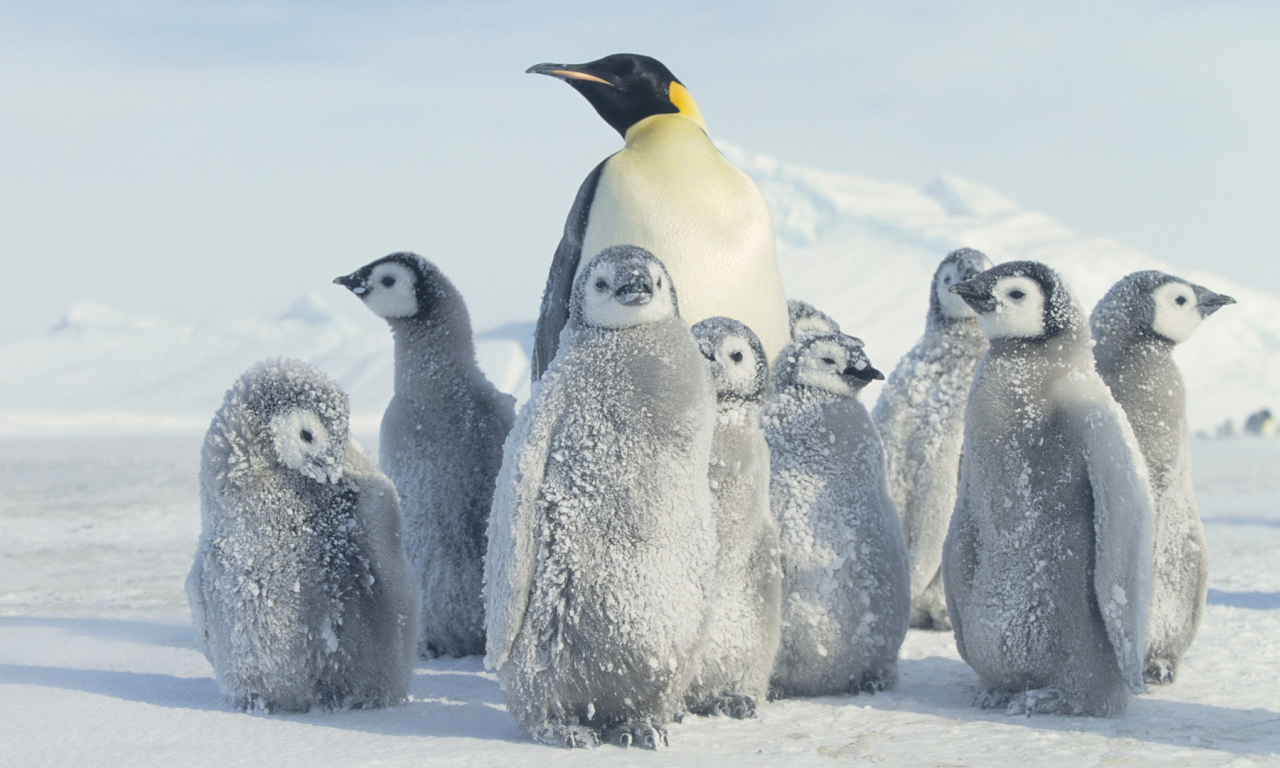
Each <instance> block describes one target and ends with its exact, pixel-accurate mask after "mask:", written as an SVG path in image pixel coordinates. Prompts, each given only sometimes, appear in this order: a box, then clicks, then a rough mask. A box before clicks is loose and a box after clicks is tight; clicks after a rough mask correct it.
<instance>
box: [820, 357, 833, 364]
mask: <svg viewBox="0 0 1280 768" xmlns="http://www.w3.org/2000/svg"><path fill="white" fill-rule="evenodd" d="M822 362H824V363H826V364H827V365H835V364H836V361H835V360H832V359H831V358H829V357H824V358H822Z"/></svg>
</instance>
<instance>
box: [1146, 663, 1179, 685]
mask: <svg viewBox="0 0 1280 768" xmlns="http://www.w3.org/2000/svg"><path fill="white" fill-rule="evenodd" d="M1177 674H1178V667H1177V663H1176V662H1175V661H1174V660H1173V659H1148V660H1147V667H1146V669H1144V670H1142V680H1143V682H1147V683H1150V684H1151V685H1165V684H1167V683H1172V682H1173V679H1174V678H1175V677H1176V676H1177Z"/></svg>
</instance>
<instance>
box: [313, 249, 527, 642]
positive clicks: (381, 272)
mask: <svg viewBox="0 0 1280 768" xmlns="http://www.w3.org/2000/svg"><path fill="white" fill-rule="evenodd" d="M334 282H335V283H338V284H340V285H343V286H346V287H347V288H349V289H350V290H351V292H352V293H354V294H355V295H356V296H358V297H360V300H361V301H363V302H364V304H365V306H366V307H368V308H369V309H370V310H372V311H373V313H374V314H376V315H378V316H379V317H382V318H383V319H385V320H386V321H387V323H388V324H389V325H390V326H391V333H392V335H393V336H394V338H395V395H394V396H393V397H392V398H391V402H390V403H389V404H388V405H387V410H386V413H384V414H383V416H382V430H381V441H380V446H379V462H380V463H381V465H382V469H383V470H384V471H385V472H386V473H387V475H389V476H390V477H391V479H392V480H393V481H395V484H396V488H398V489H399V491H400V499H401V504H402V507H403V510H404V518H405V550H406V551H407V552H408V554H409V561H410V562H411V563H412V565H413V569H414V571H415V572H416V573H417V575H418V579H419V582H418V585H419V587H420V590H421V593H422V616H421V621H422V629H421V635H420V637H419V649H418V653H419V655H420V656H422V657H424V658H433V657H435V656H438V655H441V654H446V655H449V656H468V655H472V654H480V653H484V602H483V597H482V596H481V589H482V587H483V577H484V552H485V528H486V526H487V525H488V520H489V508H490V506H491V505H492V503H493V483H494V478H495V477H496V476H497V474H498V468H499V467H500V466H501V465H502V441H503V440H504V439H505V438H506V436H507V433H508V432H510V431H511V424H512V422H513V421H514V420H515V408H514V406H515V400H514V399H513V398H512V397H511V396H510V395H506V394H503V393H501V392H499V391H498V390H497V389H495V388H494V386H493V384H491V383H489V380H488V379H486V378H485V376H484V373H483V372H481V370H480V367H479V366H478V365H477V364H476V355H475V345H474V343H473V341H472V338H471V319H470V317H468V315H467V308H466V305H465V304H464V303H463V301H462V296H461V294H459V293H458V290H457V289H456V288H454V287H453V284H452V283H451V282H449V279H448V278H446V277H445V276H444V275H443V274H442V273H441V272H440V270H439V269H437V268H436V267H435V266H434V265H433V264H432V263H431V262H429V261H427V260H426V259H424V258H422V257H421V256H418V255H417V254H413V253H393V254H391V255H390V256H384V257H383V258H381V259H378V260H377V261H374V262H372V263H370V264H368V265H366V266H364V267H362V268H360V269H358V270H356V271H355V272H352V273H351V274H349V275H346V276H343V277H339V278H337V279H335V280H334Z"/></svg>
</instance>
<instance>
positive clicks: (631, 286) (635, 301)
mask: <svg viewBox="0 0 1280 768" xmlns="http://www.w3.org/2000/svg"><path fill="white" fill-rule="evenodd" d="M613 295H614V296H615V297H616V298H617V299H618V301H619V302H620V303H622V304H626V305H627V306H637V305H640V304H648V303H649V302H650V301H652V300H653V282H652V281H651V280H650V279H649V276H648V275H639V274H637V275H632V276H631V279H630V280H628V281H627V282H625V283H623V284H622V286H621V287H619V288H618V290H616V291H614V292H613Z"/></svg>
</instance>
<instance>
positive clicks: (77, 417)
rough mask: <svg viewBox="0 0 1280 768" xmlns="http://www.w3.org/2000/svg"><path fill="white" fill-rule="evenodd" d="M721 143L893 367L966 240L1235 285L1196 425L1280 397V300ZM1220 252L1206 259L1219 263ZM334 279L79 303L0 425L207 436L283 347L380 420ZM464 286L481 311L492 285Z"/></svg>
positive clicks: (781, 230)
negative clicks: (179, 300) (247, 304)
mask: <svg viewBox="0 0 1280 768" xmlns="http://www.w3.org/2000/svg"><path fill="white" fill-rule="evenodd" d="M721 149H722V150H723V151H724V152H725V154H726V156H727V157H728V158H729V159H730V160H731V161H733V162H734V163H736V164H737V165H739V166H740V167H741V168H743V170H745V171H747V173H749V174H750V175H751V176H752V177H753V178H754V179H755V180H756V183H757V184H759V186H760V188H761V190H762V191H763V192H764V195H765V198H766V199H767V200H768V202H769V206H770V208H771V210H772V211H773V217H774V226H775V229H776V231H777V235H778V263H779V265H780V266H781V268H782V276H783V283H784V285H785V287H786V291H787V296H788V298H791V299H803V300H805V301H808V302H810V303H811V304H813V305H814V306H815V307H816V308H818V309H819V310H822V311H823V312H826V313H827V314H829V315H831V316H832V317H833V318H834V319H835V320H836V321H838V322H839V323H840V326H841V329H842V330H843V331H844V332H845V333H849V334H851V335H853V336H857V337H859V338H861V339H863V340H865V341H866V343H867V352H868V354H869V355H870V357H871V359H872V360H875V361H877V364H878V365H880V367H881V368H883V369H884V370H886V371H889V370H892V369H893V366H894V364H895V363H896V361H897V360H898V359H899V358H900V357H901V356H902V355H903V354H905V353H906V352H907V351H908V350H909V349H911V346H912V345H913V344H914V343H915V342H916V340H917V339H918V338H919V337H920V334H921V333H922V332H923V331H924V317H925V312H926V310H927V308H928V286H929V277H930V275H931V274H932V273H933V270H934V268H935V267H936V266H937V264H938V261H939V260H941V259H942V257H943V256H945V255H946V254H947V253H949V252H950V251H952V250H955V249H956V248H959V247H962V246H967V247H971V248H977V249H978V250H980V251H982V252H984V253H986V254H987V255H988V256H990V257H991V259H992V261H994V262H1002V261H1012V260H1015V259H1031V260H1036V261H1043V262H1045V263H1047V264H1049V266H1051V267H1053V268H1055V269H1057V270H1058V271H1059V272H1061V273H1062V275H1063V276H1064V277H1065V278H1066V281H1067V283H1068V284H1069V285H1070V286H1071V288H1072V289H1073V290H1074V291H1076V293H1077V294H1078V296H1079V298H1080V301H1081V303H1082V305H1083V307H1084V309H1085V311H1086V312H1088V311H1089V310H1090V309H1091V308H1092V307H1093V305H1094V304H1095V303H1096V302H1097V301H1098V299H1100V298H1102V296H1103V294H1104V293H1106V291H1107V289H1108V288H1110V287H1111V285H1112V284H1114V283H1115V282H1116V281H1117V280H1119V279H1120V278H1121V277H1123V276H1124V275H1126V274H1128V273H1130V272H1134V271H1137V270H1140V269H1160V270H1163V271H1165V272H1170V273H1172V274H1175V275H1179V276H1180V277H1184V278H1186V279H1188V280H1191V281H1192V282H1195V283H1199V284H1201V285H1204V286H1205V287H1207V288H1209V289H1211V290H1214V291H1218V292H1220V293H1226V294H1229V295H1231V296H1233V297H1235V298H1236V299H1237V300H1238V301H1239V304H1238V305H1237V306H1233V307H1227V308H1226V309H1224V310H1222V311H1220V312H1219V313H1218V314H1217V315H1215V316H1214V318H1213V320H1212V322H1211V323H1207V324H1206V326H1205V328H1203V329H1201V330H1200V331H1199V332H1198V333H1196V334H1195V335H1194V336H1193V337H1192V338H1191V339H1190V340H1189V341H1187V343H1185V344H1182V345H1180V346H1179V348H1178V350H1177V352H1176V354H1175V357H1176V359H1177V360H1178V362H1179V363H1180V364H1181V366H1182V370H1183V372H1184V375H1185V376H1186V382H1187V397H1188V409H1187V415H1188V420H1189V423H1190V427H1191V430H1192V431H1193V432H1196V431H1201V430H1212V429H1213V427H1214V426H1216V425H1217V424H1219V423H1221V422H1222V421H1223V420H1225V419H1228V418H1230V419H1233V420H1234V421H1236V422H1240V421H1242V420H1243V419H1244V417H1245V416H1246V415H1247V414H1249V413H1252V412H1254V411H1257V410H1259V409H1261V408H1264V407H1272V408H1273V409H1274V408H1275V407H1276V406H1277V403H1276V402H1275V400H1274V399H1273V398H1274V393H1275V392H1276V391H1277V390H1280V298H1278V297H1276V296H1273V295H1270V294H1267V293H1263V292H1260V291H1256V290H1251V289H1249V288H1246V287H1244V286H1240V285H1236V284H1233V283H1231V282H1230V281H1227V280H1224V279H1221V278H1218V277H1215V276H1213V275H1212V274H1209V273H1206V272H1204V271H1201V270H1190V271H1185V272H1184V271H1182V270H1178V269H1175V268H1173V267H1171V266H1170V265H1168V264H1164V263H1162V262H1160V261H1159V260H1158V259H1156V258H1153V257H1152V256H1149V255H1147V254H1145V253H1143V252H1141V251H1138V250H1136V249H1134V248H1130V247H1127V246H1125V245H1123V244H1121V243H1117V242H1115V241H1113V240H1107V239H1102V238H1097V237H1086V236H1082V235H1079V234H1076V233H1074V232H1072V231H1070V230H1069V229H1067V228H1066V227H1064V226H1063V225H1061V224H1059V223H1058V222H1056V221H1054V220H1053V219H1051V218H1049V217H1048V216H1046V215H1044V214H1041V213H1036V212H1032V211H1024V210H1021V209H1019V208H1018V206H1017V205H1015V204H1014V203H1013V202H1010V201H1009V200H1006V199H1005V198H1003V197H1001V196H1000V195H999V194H998V193H997V192H995V191H993V190H989V189H985V188H983V187H980V186H978V185H976V184H973V183H971V182H968V181H964V180H962V179H957V178H954V177H951V176H943V177H940V178H938V179H936V180H935V181H933V182H932V183H930V184H928V185H926V186H925V187H924V188H923V189H916V188H914V187H911V186H908V185H905V184H899V183H894V182H885V181H878V180H874V179H868V178H863V177H860V176H852V175H842V174H834V173H826V172H823V171H819V170H814V169H810V168H801V167H797V166H791V165H786V164H784V163H780V162H778V161H777V160H774V159H772V158H769V157H766V156H763V155H758V154H752V153H748V152H746V151H743V150H741V149H738V148H735V147H731V146H721ZM569 202H570V201H568V200H566V201H565V204H566V208H567V206H568V204H569ZM405 245H406V246H407V247H409V246H414V245H415V244H413V243H406V244H405ZM422 247H425V246H422ZM554 250H555V243H553V242H549V243H545V244H543V245H538V244H531V248H530V253H529V255H528V258H530V259H535V260H545V264H546V265H547V267H550V265H551V255H552V253H553V252H554ZM1212 258H1213V255H1212V254H1206V255H1205V259H1206V263H1208V262H1209V260H1211V259H1212ZM540 263H541V262H540ZM324 283H327V279H326V280H325V281H324V282H323V283H317V284H316V285H306V284H301V285H299V286H298V287H297V291H298V294H303V296H302V298H300V299H298V300H297V301H296V302H295V303H293V305H292V306H289V302H288V301H287V300H286V301H284V302H282V305H281V308H280V309H282V310H284V311H283V312H279V313H278V314H276V315H275V316H271V317H217V318H206V319H203V320H188V321H183V322H178V321H175V320H172V319H167V318H163V317H154V316H149V315H146V314H145V313H144V312H125V311H121V310H119V309H115V308H111V307H106V306H102V305H98V304H91V303H80V304H76V305H74V306H73V307H71V308H69V311H68V313H67V315H66V316H65V318H64V319H63V321H62V322H61V323H60V324H59V325H58V327H57V328H55V329H53V330H51V331H50V332H49V333H47V334H44V335H41V336H38V337H33V338H28V339H23V340H19V341H16V342H13V343H10V344H6V345H4V346H0V435H49V434H70V433H76V434H83V433H84V432H85V431H86V430H92V431H95V432H98V433H109V434H121V433H125V432H134V433H137V432H162V431H164V432H174V431H186V432H198V431H201V430H203V429H204V428H205V427H207V426H208V423H209V416H210V414H212V413H213V411H214V409H216V408H217V406H218V403H219V402H221V398H222V393H223V391H225V389H226V387H228V386H230V384H231V382H232V381H234V380H235V378H236V376H238V375H239V374H240V372H241V371H243V370H245V369H246V368H248V367H249V365H251V364H252V363H253V362H255V361H257V360H261V359H263V358H267V357H277V356H281V355H283V356H287V357H293V358H297V359H300V360H305V361H306V362H309V363H311V364H312V365H315V366H316V367H318V368H320V369H321V370H323V371H325V372H326V373H328V374H329V375H330V376H332V377H333V378H334V379H335V380H337V382H338V383H339V384H340V385H341V386H342V387H343V389H345V390H346V391H347V392H348V393H349V394H350V395H351V411H352V423H353V424H355V425H356V427H357V428H365V429H368V430H373V429H375V428H376V425H377V423H378V419H379V418H380V417H381V414H382V412H383V410H384V409H385V407H386V403H387V401H388V400H389V399H390V398H391V392H392V349H391V337H390V334H388V333H387V330H386V327H385V325H384V324H383V323H381V322H380V321H377V318H374V317H372V316H371V315H370V314H369V313H368V312H367V311H366V310H365V309H364V308H362V307H360V306H359V302H357V301H355V300H354V299H353V298H352V297H351V296H349V295H346V290H345V289H343V288H340V287H338V286H334V285H327V284H324ZM542 287H543V280H542V278H541V277H539V278H538V279H536V280H534V281H533V282H532V283H531V284H530V285H529V289H528V290H529V295H530V297H536V296H537V295H540V293H541V291H542ZM676 289H677V290H679V286H676ZM286 295H287V294H286ZM464 298H465V299H466V300H467V302H468V305H469V307H470V309H471V311H472V314H473V315H474V314H476V313H477V307H478V306H481V303H482V302H484V301H485V300H486V298H487V297H485V296H483V295H468V296H464ZM532 302H533V299H532V298H531V304H532ZM488 309H490V310H491V311H488V312H486V313H485V315H486V316H488V317H509V319H510V321H511V322H510V323H508V324H506V325H503V326H500V327H498V328H491V329H488V330H484V331H483V332H481V333H479V334H478V335H477V337H476V339H477V349H476V354H477V356H478V358H479V362H480V365H481V367H482V368H483V369H484V371H485V373H486V375H487V376H488V377H489V379H490V381H492V382H493V383H494V384H495V385H496V386H497V387H498V388H499V389H501V390H503V391H504V392H508V393H510V394H513V395H515V396H516V398H517V399H518V400H521V401H523V400H524V399H525V398H526V397H527V396H528V381H529V372H528V360H529V355H530V354H531V351H532V339H533V318H532V317H511V316H510V311H509V310H508V309H507V308H505V307H498V308H492V307H490V308H488ZM878 390H879V386H878V385H874V386H872V387H870V388H869V389H868V391H867V392H866V393H864V395H863V400H864V402H866V403H867V405H868V407H870V406H871V405H872V404H873V403H874V402H875V399H876V395H877V394H878Z"/></svg>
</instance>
